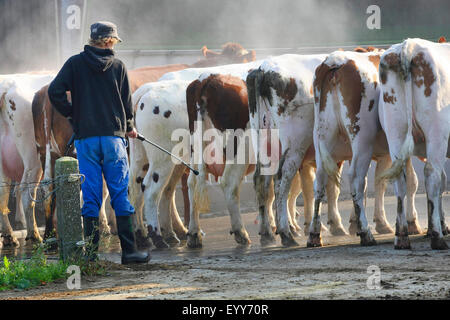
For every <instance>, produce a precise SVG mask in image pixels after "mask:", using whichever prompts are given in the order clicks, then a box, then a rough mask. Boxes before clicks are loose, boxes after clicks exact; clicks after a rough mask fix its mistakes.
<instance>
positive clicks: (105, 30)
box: [91, 21, 122, 42]
mask: <svg viewBox="0 0 450 320" xmlns="http://www.w3.org/2000/svg"><path fill="white" fill-rule="evenodd" d="M108 37H111V38H116V39H117V40H119V41H120V42H122V39H120V38H119V35H118V33H117V26H116V25H115V24H114V23H112V22H109V21H98V22H96V23H93V24H92V25H91V39H92V40H97V39H102V38H108Z"/></svg>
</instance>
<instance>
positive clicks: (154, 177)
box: [152, 172, 159, 183]
mask: <svg viewBox="0 0 450 320" xmlns="http://www.w3.org/2000/svg"><path fill="white" fill-rule="evenodd" d="M152 177H153V181H155V183H157V182H158V180H159V175H158V174H157V173H156V172H155V173H153V176H152Z"/></svg>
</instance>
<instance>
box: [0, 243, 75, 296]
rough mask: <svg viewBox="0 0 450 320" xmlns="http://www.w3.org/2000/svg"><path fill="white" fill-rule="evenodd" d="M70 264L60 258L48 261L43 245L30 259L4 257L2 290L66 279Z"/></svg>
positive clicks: (1, 266) (1, 280)
mask: <svg viewBox="0 0 450 320" xmlns="http://www.w3.org/2000/svg"><path fill="white" fill-rule="evenodd" d="M69 265H70V264H69V263H68V262H67V263H66V262H63V261H62V260H58V261H55V262H49V261H47V257H46V256H45V254H44V248H43V247H41V246H40V247H37V248H36V249H35V250H34V252H33V255H32V257H31V259H29V260H14V259H12V260H9V259H8V258H7V257H6V256H5V257H3V261H2V264H0V291H5V290H11V289H28V288H32V287H36V286H40V285H45V284H47V283H50V282H53V281H55V280H57V279H65V278H66V277H67V276H68V274H67V273H66V270H67V267H68V266H69Z"/></svg>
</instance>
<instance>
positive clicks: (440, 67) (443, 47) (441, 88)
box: [380, 39, 450, 249]
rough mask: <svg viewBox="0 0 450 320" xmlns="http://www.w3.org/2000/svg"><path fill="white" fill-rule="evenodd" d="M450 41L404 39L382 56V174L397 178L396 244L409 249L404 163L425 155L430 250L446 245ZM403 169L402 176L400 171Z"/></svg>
mask: <svg viewBox="0 0 450 320" xmlns="http://www.w3.org/2000/svg"><path fill="white" fill-rule="evenodd" d="M449 58H450V44H449V43H434V42H430V41H427V40H423V39H407V40H405V41H404V42H402V43H400V44H396V45H393V46H392V47H391V48H389V49H388V50H386V52H384V54H383V55H382V57H381V62H380V78H381V87H382V92H381V97H380V121H381V124H382V126H383V129H384V131H385V132H386V137H387V140H388V143H389V150H390V153H391V157H392V158H393V159H395V161H394V163H393V165H392V167H391V168H390V169H389V170H388V171H386V172H385V173H383V174H382V175H381V178H390V179H395V180H394V181H395V192H396V195H397V200H398V206H397V226H396V237H395V246H396V248H399V249H405V248H410V242H409V238H408V224H407V219H406V217H405V210H404V205H403V203H404V197H405V193H406V189H407V186H406V182H407V181H405V177H404V170H405V169H404V165H405V163H408V162H409V161H410V157H411V155H413V154H414V155H417V156H419V157H423V158H426V163H425V168H424V174H425V187H426V191H427V200H428V234H429V235H430V236H431V248H432V249H447V248H448V245H447V243H446V242H445V240H444V239H443V235H444V234H447V233H448V232H449V230H448V227H447V226H446V223H445V214H444V210H443V208H442V193H443V191H444V190H445V186H446V180H447V179H446V175H445V171H444V164H445V161H446V157H447V158H448V157H449V156H450V140H449V136H450V59H449ZM402 173H403V174H402Z"/></svg>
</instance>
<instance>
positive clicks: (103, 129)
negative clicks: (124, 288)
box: [48, 21, 150, 264]
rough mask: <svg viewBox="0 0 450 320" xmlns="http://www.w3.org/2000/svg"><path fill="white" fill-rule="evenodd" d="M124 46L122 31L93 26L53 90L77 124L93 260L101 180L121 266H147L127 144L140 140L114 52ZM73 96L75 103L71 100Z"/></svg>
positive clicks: (105, 25) (85, 216) (124, 77)
mask: <svg viewBox="0 0 450 320" xmlns="http://www.w3.org/2000/svg"><path fill="white" fill-rule="evenodd" d="M118 41H122V40H121V39H120V38H119V36H118V34H117V27H116V25H115V24H113V23H111V22H106V21H101V22H97V23H94V24H93V25H91V35H90V39H89V45H86V46H85V47H84V51H83V52H81V53H80V54H77V55H74V56H72V57H70V58H69V59H68V60H67V61H66V63H65V64H64V66H63V67H62V69H61V70H60V71H59V73H58V75H57V76H56V78H55V79H54V80H53V82H52V83H51V84H50V86H49V88H48V95H49V98H50V101H51V102H52V104H53V106H54V107H55V108H56V109H57V110H58V111H59V112H60V113H61V114H62V115H63V116H65V117H67V118H68V119H69V121H71V123H72V124H73V128H74V132H75V147H76V150H77V157H78V163H79V168H80V173H81V174H83V175H84V176H85V177H86V179H85V181H84V183H83V184H82V185H81V190H82V192H83V200H84V204H83V208H82V210H81V213H82V216H83V224H84V234H85V238H90V239H92V240H91V241H92V245H91V246H89V247H90V250H91V252H90V253H88V257H89V259H91V260H92V259H96V258H97V250H98V242H99V238H100V236H99V231H98V224H99V222H98V212H99V210H100V207H101V204H102V187H103V180H102V175H103V176H104V177H105V180H106V184H107V186H108V190H109V194H110V197H111V206H112V208H113V209H114V211H115V214H116V219H117V228H118V235H119V239H120V245H121V247H122V264H127V263H141V262H142V263H144V262H148V261H149V260H150V255H149V254H148V253H140V252H138V251H137V249H136V244H135V238H134V232H133V230H132V223H131V217H130V215H131V214H133V213H134V208H133V206H132V205H131V204H130V202H129V200H128V179H129V167H128V157H127V152H126V146H127V140H126V139H125V137H126V136H128V137H129V138H136V137H137V131H136V129H135V128H134V125H133V107H132V103H131V91H130V86H129V82H128V74H127V70H126V68H125V65H124V64H123V62H122V61H120V60H118V59H116V58H115V57H114V51H113V47H114V45H115V44H116V43H117V42H118ZM66 91H70V93H71V98H72V103H70V102H69V101H68V100H67V96H66Z"/></svg>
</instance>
